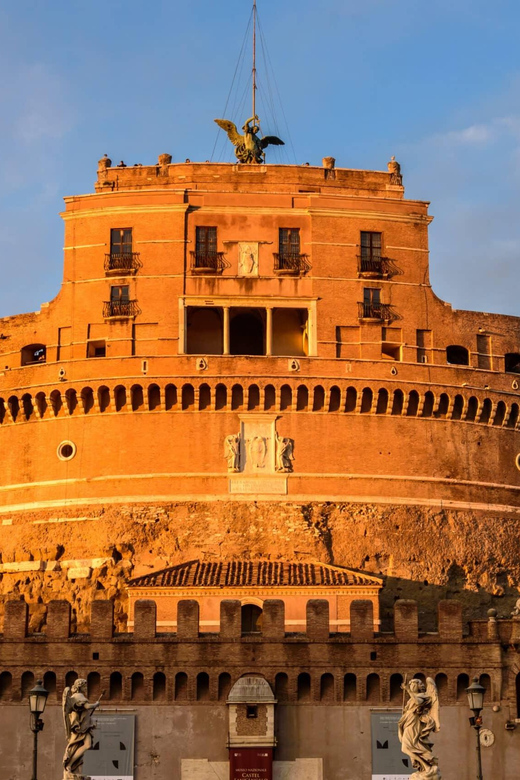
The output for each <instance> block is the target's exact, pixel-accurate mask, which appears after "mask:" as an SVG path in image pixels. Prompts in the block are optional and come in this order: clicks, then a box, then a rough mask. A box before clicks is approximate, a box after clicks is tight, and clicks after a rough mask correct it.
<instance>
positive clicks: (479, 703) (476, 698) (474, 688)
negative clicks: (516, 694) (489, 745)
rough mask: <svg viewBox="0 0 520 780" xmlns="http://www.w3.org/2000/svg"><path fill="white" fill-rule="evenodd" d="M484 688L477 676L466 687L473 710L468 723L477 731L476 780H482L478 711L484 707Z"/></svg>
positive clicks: (480, 723)
mask: <svg viewBox="0 0 520 780" xmlns="http://www.w3.org/2000/svg"><path fill="white" fill-rule="evenodd" d="M485 692H486V689H485V688H484V686H483V685H481V684H480V683H479V681H478V677H474V678H473V682H472V683H471V685H470V686H469V688H466V693H467V694H468V703H469V708H470V710H471V711H472V712H473V716H472V717H471V718H470V719H469V722H470V724H471V725H472V726H473V728H474V729H475V731H476V732H477V766H478V774H477V780H483V778H482V757H481V755H480V729H481V727H482V717H481V715H480V713H481V712H482V709H483V707H484V694H485Z"/></svg>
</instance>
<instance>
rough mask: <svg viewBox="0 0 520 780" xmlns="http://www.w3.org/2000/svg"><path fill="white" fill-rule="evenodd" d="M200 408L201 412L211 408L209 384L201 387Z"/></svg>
mask: <svg viewBox="0 0 520 780" xmlns="http://www.w3.org/2000/svg"><path fill="white" fill-rule="evenodd" d="M199 409H200V411H201V412H205V411H207V410H208V409H211V390H210V387H209V385H207V384H203V385H201V386H200V387H199Z"/></svg>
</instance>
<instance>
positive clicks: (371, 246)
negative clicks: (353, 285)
mask: <svg viewBox="0 0 520 780" xmlns="http://www.w3.org/2000/svg"><path fill="white" fill-rule="evenodd" d="M381 250H382V234H381V233H374V232H369V231H366V230H362V231H361V254H360V255H359V256H358V274H359V276H361V277H364V278H372V279H377V278H380V277H383V276H388V275H389V273H390V268H389V264H388V261H387V259H386V257H382V255H381Z"/></svg>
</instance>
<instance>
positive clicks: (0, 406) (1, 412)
mask: <svg viewBox="0 0 520 780" xmlns="http://www.w3.org/2000/svg"><path fill="white" fill-rule="evenodd" d="M39 395H43V394H42V393H39ZM5 411H6V409H5V401H4V399H3V398H0V423H3V421H4V420H5Z"/></svg>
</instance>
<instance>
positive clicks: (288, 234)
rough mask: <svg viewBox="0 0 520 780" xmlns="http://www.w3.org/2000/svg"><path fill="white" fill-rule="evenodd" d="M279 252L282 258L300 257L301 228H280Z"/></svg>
mask: <svg viewBox="0 0 520 780" xmlns="http://www.w3.org/2000/svg"><path fill="white" fill-rule="evenodd" d="M278 251H279V253H280V257H281V258H293V257H296V256H299V255H300V228H280V231H279V247H278Z"/></svg>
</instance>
